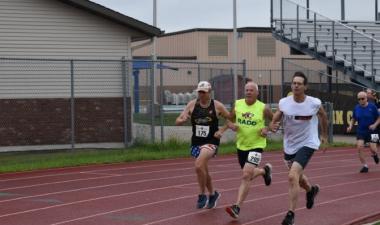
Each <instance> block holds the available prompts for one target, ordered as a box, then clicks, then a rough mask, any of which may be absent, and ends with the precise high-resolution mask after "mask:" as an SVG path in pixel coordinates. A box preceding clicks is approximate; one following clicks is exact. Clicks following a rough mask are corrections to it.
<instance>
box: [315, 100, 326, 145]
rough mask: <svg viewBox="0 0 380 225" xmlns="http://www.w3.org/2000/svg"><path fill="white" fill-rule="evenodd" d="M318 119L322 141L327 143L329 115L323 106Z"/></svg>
mask: <svg viewBox="0 0 380 225" xmlns="http://www.w3.org/2000/svg"><path fill="white" fill-rule="evenodd" d="M317 115H318V119H319V124H320V126H321V139H322V143H323V144H325V143H327V128H328V119H327V113H326V111H325V109H324V108H323V106H321V107H320V108H319V110H318V114H317Z"/></svg>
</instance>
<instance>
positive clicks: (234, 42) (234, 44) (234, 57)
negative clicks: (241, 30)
mask: <svg viewBox="0 0 380 225" xmlns="http://www.w3.org/2000/svg"><path fill="white" fill-rule="evenodd" d="M236 26H237V13H236V0H233V38H232V62H233V63H234V64H233V78H234V79H233V81H234V100H236V99H238V76H237V64H236V63H237V28H236Z"/></svg>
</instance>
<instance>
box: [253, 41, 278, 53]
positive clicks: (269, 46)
mask: <svg viewBox="0 0 380 225" xmlns="http://www.w3.org/2000/svg"><path fill="white" fill-rule="evenodd" d="M257 56H276V41H275V40H274V38H272V37H258V38H257Z"/></svg>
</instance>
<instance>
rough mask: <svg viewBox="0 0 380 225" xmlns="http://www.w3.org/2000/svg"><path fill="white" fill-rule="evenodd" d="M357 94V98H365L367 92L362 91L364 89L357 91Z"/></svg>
mask: <svg viewBox="0 0 380 225" xmlns="http://www.w3.org/2000/svg"><path fill="white" fill-rule="evenodd" d="M357 96H358V98H367V93H366V92H364V91H361V92H359V93H358V95H357Z"/></svg>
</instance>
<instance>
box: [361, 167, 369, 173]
mask: <svg viewBox="0 0 380 225" xmlns="http://www.w3.org/2000/svg"><path fill="white" fill-rule="evenodd" d="M360 173H368V167H366V166H363V168H362V169H361V170H360Z"/></svg>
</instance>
